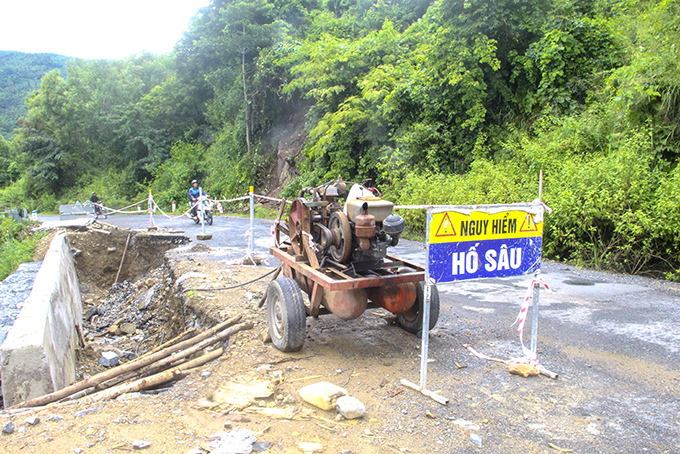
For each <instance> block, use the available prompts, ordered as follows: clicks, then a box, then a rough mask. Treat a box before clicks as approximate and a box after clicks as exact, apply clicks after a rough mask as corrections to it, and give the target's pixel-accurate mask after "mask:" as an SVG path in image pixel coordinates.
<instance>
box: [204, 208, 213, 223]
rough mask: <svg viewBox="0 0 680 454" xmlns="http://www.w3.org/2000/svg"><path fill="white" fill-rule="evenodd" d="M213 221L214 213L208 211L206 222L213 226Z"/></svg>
mask: <svg viewBox="0 0 680 454" xmlns="http://www.w3.org/2000/svg"><path fill="white" fill-rule="evenodd" d="M212 221H213V216H212V211H206V212H205V222H207V223H208V225H212Z"/></svg>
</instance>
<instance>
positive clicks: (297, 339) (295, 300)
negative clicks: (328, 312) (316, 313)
mask: <svg viewBox="0 0 680 454" xmlns="http://www.w3.org/2000/svg"><path fill="white" fill-rule="evenodd" d="M306 317H307V312H306V310H305V303H304V302H303V301H302V292H301V291H300V287H298V284H297V282H295V281H294V280H293V279H290V278H287V277H282V278H279V279H276V280H274V282H272V283H271V284H270V285H269V290H268V291H267V323H268V324H269V334H270V335H271V337H272V343H273V344H274V347H276V348H277V349H279V350H281V351H282V352H296V351H298V350H300V349H301V348H302V344H303V343H304V341H305V328H306V326H305V319H306Z"/></svg>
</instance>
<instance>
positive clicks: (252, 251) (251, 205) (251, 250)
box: [249, 186, 255, 260]
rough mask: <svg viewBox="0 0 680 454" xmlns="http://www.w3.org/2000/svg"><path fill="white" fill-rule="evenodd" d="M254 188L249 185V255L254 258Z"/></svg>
mask: <svg viewBox="0 0 680 454" xmlns="http://www.w3.org/2000/svg"><path fill="white" fill-rule="evenodd" d="M254 191H255V189H254V188H253V187H252V186H251V187H250V251H249V252H250V257H251V258H252V259H253V260H255V257H254V253H255V192H254Z"/></svg>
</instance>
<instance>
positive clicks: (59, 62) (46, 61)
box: [0, 51, 69, 140]
mask: <svg viewBox="0 0 680 454" xmlns="http://www.w3.org/2000/svg"><path fill="white" fill-rule="evenodd" d="M68 60H69V58H68V57H64V56H63V55H55V54H25V53H22V52H10V51H0V136H2V137H4V138H5V139H7V140H9V139H10V138H11V137H12V134H13V133H14V129H15V128H16V127H17V121H18V120H19V118H22V117H25V116H26V113H27V112H28V108H27V107H26V97H27V96H28V95H29V94H31V93H32V92H33V91H34V90H37V89H38V87H39V86H40V79H41V78H42V76H44V75H45V74H47V73H48V72H50V71H52V70H53V69H59V70H63V69H64V66H65V65H66V62H67V61H68Z"/></svg>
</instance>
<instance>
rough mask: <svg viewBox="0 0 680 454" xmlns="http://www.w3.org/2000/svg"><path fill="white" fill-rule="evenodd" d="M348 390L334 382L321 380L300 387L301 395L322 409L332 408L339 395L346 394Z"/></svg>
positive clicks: (306, 400)
mask: <svg viewBox="0 0 680 454" xmlns="http://www.w3.org/2000/svg"><path fill="white" fill-rule="evenodd" d="M346 395H347V390H345V389H343V388H341V387H339V386H336V385H334V384H332V383H328V382H325V381H320V382H318V383H314V384H312V385H308V386H305V387H303V388H302V389H300V397H302V399H303V400H304V401H305V402H307V403H310V404H312V405H314V406H316V407H319V408H320V409H322V410H332V409H333V408H334V407H335V400H336V399H337V398H338V397H341V396H346Z"/></svg>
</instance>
